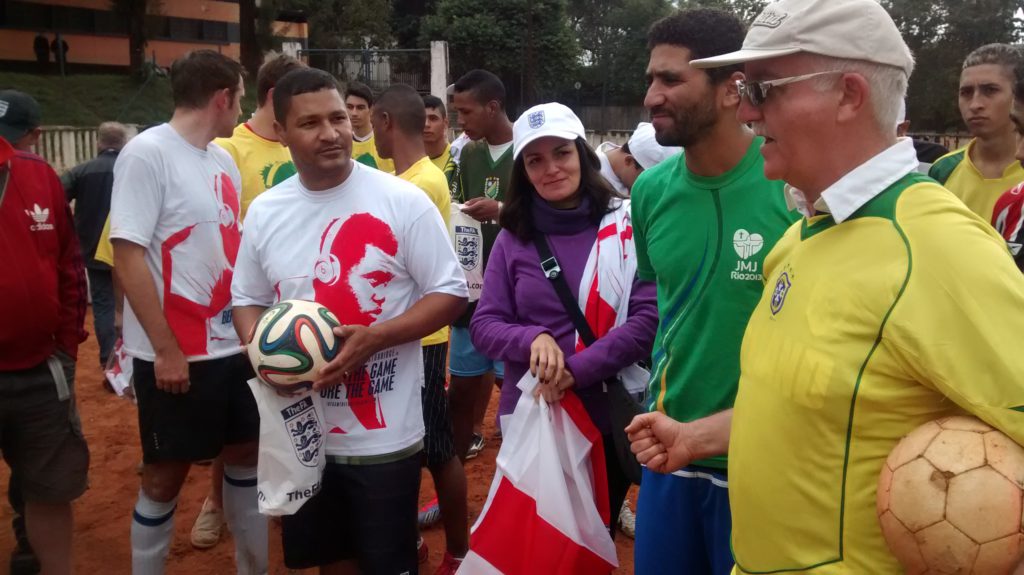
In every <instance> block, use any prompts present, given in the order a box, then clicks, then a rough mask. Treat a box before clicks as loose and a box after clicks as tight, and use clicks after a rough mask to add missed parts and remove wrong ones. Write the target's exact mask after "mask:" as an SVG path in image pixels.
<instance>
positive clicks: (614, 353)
mask: <svg viewBox="0 0 1024 575" xmlns="http://www.w3.org/2000/svg"><path fill="white" fill-rule="evenodd" d="M513 157H514V158H515V164H514V167H513V170H512V178H511V181H510V189H508V190H507V191H506V192H505V205H504V207H503V208H502V211H501V216H500V224H501V227H502V228H503V229H502V231H501V232H500V233H499V234H498V238H497V240H496V241H495V243H494V248H493V249H492V251H491V256H490V259H489V260H488V263H487V270H486V271H485V275H484V290H483V293H482V294H481V297H480V302H479V304H478V307H477V310H476V313H475V314H474V315H473V320H472V323H471V324H470V330H471V334H472V338H473V344H474V345H476V346H477V349H479V350H480V351H481V352H482V353H483V354H484V355H486V356H487V357H490V358H493V359H495V360H503V361H504V362H505V370H506V379H505V380H506V382H507V383H506V385H504V386H503V387H502V389H501V399H500V402H499V404H498V415H499V417H500V416H502V415H505V414H509V413H511V412H512V411H513V409H514V408H515V405H516V403H517V402H518V400H519V395H520V391H519V389H518V388H517V387H516V383H517V382H518V381H519V379H520V378H522V377H523V375H525V374H526V372H527V371H530V372H531V373H533V374H534V375H536V376H537V378H538V380H539V381H540V384H541V385H539V386H538V389H539V393H540V395H542V396H543V397H544V399H545V400H548V401H557V400H558V399H559V398H560V397H561V396H562V395H563V394H564V393H565V391H566V390H568V389H570V388H571V389H572V390H573V391H574V392H575V393H576V394H577V395H578V396H579V398H580V400H581V401H582V402H583V405H584V407H585V408H586V410H587V413H588V414H589V415H590V418H591V420H592V421H593V422H594V424H595V426H596V427H597V428H598V429H599V430H600V431H601V433H602V435H603V436H604V445H605V454H606V456H605V460H606V462H607V465H608V483H609V485H608V487H609V489H608V493H609V504H610V505H609V507H610V509H611V510H612V518H611V519H612V520H611V525H616V524H617V523H618V517H617V516H618V512H619V509H620V506H621V504H622V501H623V499H624V498H625V495H626V491H627V490H628V489H629V480H628V479H626V477H625V475H624V473H623V472H622V470H621V468H620V467H619V464H618V460H617V459H616V456H615V454H614V451H613V449H612V447H613V445H612V438H611V435H610V433H611V428H610V422H609V412H608V410H609V408H608V399H607V392H606V391H605V389H604V385H603V382H604V380H606V379H608V378H611V377H614V376H615V375H616V374H617V373H618V372H619V371H620V370H622V369H623V368H625V367H627V366H629V365H631V364H633V363H636V362H637V361H641V360H645V359H647V358H649V357H650V353H651V347H652V345H653V343H654V335H655V330H656V327H657V322H658V310H657V302H656V288H655V286H654V284H653V283H652V282H645V281H640V280H639V279H638V278H636V276H635V274H631V275H630V277H629V279H628V280H626V281H625V282H624V283H625V284H626V285H627V286H629V285H630V284H629V282H632V283H631V287H632V290H631V292H630V293H629V296H628V300H626V299H622V300H621V301H620V302H619V303H620V309H622V311H623V313H621V314H618V315H616V314H614V312H613V313H611V315H612V316H614V317H616V318H617V320H616V322H615V327H612V328H611V329H607V326H605V329H604V330H602V329H601V326H600V325H598V326H597V329H593V331H594V332H595V335H597V336H598V339H597V341H595V342H594V344H593V345H592V346H590V347H585V348H582V349H581V350H580V351H577V347H578V346H577V334H576V329H575V327H574V326H573V322H572V319H571V318H570V316H569V314H568V313H567V312H566V311H565V308H564V307H563V305H562V303H561V301H560V300H559V298H558V295H557V293H556V292H555V288H554V285H553V284H552V282H551V281H550V280H548V279H547V277H545V275H544V272H543V271H542V269H541V264H540V257H539V256H538V255H537V249H536V247H535V245H534V243H533V240H534V238H535V237H537V236H538V235H541V234H543V235H544V236H545V237H546V238H547V242H548V244H549V245H550V247H551V251H552V253H553V255H554V256H555V258H556V259H557V260H558V264H559V266H560V267H561V273H562V274H563V275H564V277H565V279H566V281H567V283H568V284H569V288H570V289H571V291H572V293H573V296H574V297H575V298H576V300H577V301H581V294H580V291H581V290H580V286H581V284H582V283H583V282H584V280H585V278H584V276H585V274H587V273H588V272H589V273H590V275H589V276H588V278H590V277H593V275H594V273H595V272H594V267H595V261H596V262H597V264H596V266H597V267H598V269H600V266H601V265H602V264H601V262H602V261H605V260H604V258H601V257H596V258H595V257H594V254H595V253H599V250H597V249H596V248H595V246H596V244H597V242H598V230H599V227H600V229H602V230H605V229H606V228H605V227H604V226H603V222H606V221H608V219H609V217H610V216H615V215H620V216H622V215H623V214H624V217H625V221H626V223H627V224H628V205H623V203H622V202H623V199H622V198H621V197H620V196H619V195H618V194H617V193H616V192H615V191H613V189H612V188H611V187H610V186H609V185H608V183H607V182H605V180H604V179H603V178H602V177H601V175H600V166H601V164H600V161H599V160H598V158H597V155H596V154H595V153H594V151H593V150H592V149H591V148H590V147H589V146H588V145H587V143H586V139H585V133H584V131H583V124H582V123H581V122H580V120H579V118H577V117H576V115H575V114H573V113H572V111H571V110H569V109H568V108H566V107H565V106H562V105H561V104H542V105H540V106H535V107H534V108H531V109H530V110H527V111H526V112H525V113H524V114H523V115H522V116H521V117H520V118H519V119H518V120H517V121H516V123H515V125H514V127H513ZM620 221H622V218H621V217H620ZM630 231H631V228H625V229H624V230H623V232H624V233H621V234H617V235H616V236H615V237H613V238H612V239H613V240H615V241H617V242H620V243H621V244H622V245H623V246H626V247H629V248H631V247H632V246H631V242H632V234H631V233H629V232H630ZM605 239H607V238H605ZM601 245H606V244H601ZM612 245H613V246H614V242H613V244H612ZM615 247H618V246H615ZM606 251H608V250H606ZM620 253H621V252H620ZM624 253H633V252H631V251H628V250H627V251H625V252H624ZM588 259H589V260H590V264H591V267H589V268H588ZM618 259H620V260H621V259H622V257H621V256H619V258H618ZM596 273H597V275H598V277H602V278H603V277H605V276H603V275H601V272H600V271H598V272H596ZM586 281H588V282H589V281H590V279H586ZM606 283H607V282H606ZM587 285H590V284H589V283H588V284H587ZM584 296H586V297H589V298H594V297H595V294H594V293H593V292H592V291H591V290H586V291H585V293H584ZM581 307H584V309H585V310H589V309H592V308H593V307H594V306H591V305H587V306H581ZM627 308H628V311H626V310H627ZM607 316H608V314H607V313H606V314H605V318H606V319H607ZM618 316H624V317H618ZM587 319H588V323H589V324H591V327H592V328H594V327H595V322H594V321H591V320H592V316H591V313H589V312H588V313H587ZM598 323H600V322H598ZM602 331H603V332H604V333H603V335H602ZM580 347H582V346H580Z"/></svg>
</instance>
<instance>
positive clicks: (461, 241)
mask: <svg viewBox="0 0 1024 575" xmlns="http://www.w3.org/2000/svg"><path fill="white" fill-rule="evenodd" d="M464 207H466V204H456V203H453V204H452V205H451V212H450V215H449V218H448V233H449V234H451V236H452V245H453V246H454V247H455V255H456V256H457V257H458V258H459V264H460V265H461V266H462V271H463V273H465V274H466V284H467V285H468V286H469V301H471V302H474V301H476V300H478V299H480V292H481V291H482V290H483V288H484V236H483V233H482V232H481V231H480V222H478V221H476V220H474V219H473V218H471V217H469V216H467V215H466V214H464V213H463V212H462V208H464Z"/></svg>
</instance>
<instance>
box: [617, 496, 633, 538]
mask: <svg viewBox="0 0 1024 575" xmlns="http://www.w3.org/2000/svg"><path fill="white" fill-rule="evenodd" d="M619 528H620V529H621V530H622V534H623V535H625V536H626V537H629V538H630V539H636V515H635V514H634V513H633V510H632V509H630V508H629V502H628V501H623V502H622V510H621V511H619Z"/></svg>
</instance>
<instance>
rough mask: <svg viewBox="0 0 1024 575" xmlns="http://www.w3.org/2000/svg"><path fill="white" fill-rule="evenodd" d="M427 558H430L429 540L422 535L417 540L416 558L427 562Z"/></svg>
mask: <svg viewBox="0 0 1024 575" xmlns="http://www.w3.org/2000/svg"><path fill="white" fill-rule="evenodd" d="M427 559H430V549H428V548H427V542H426V541H424V540H423V538H422V537H420V538H419V539H417V540H416V560H417V561H419V562H420V563H426V562H427Z"/></svg>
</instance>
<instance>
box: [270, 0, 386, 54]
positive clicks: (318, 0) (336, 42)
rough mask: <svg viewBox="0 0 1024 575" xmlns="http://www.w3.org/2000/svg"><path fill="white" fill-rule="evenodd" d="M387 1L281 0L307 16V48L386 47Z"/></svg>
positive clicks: (285, 5) (288, 6)
mask: <svg viewBox="0 0 1024 575" xmlns="http://www.w3.org/2000/svg"><path fill="white" fill-rule="evenodd" d="M391 4H392V1H391V0H358V1H352V0H285V3H284V6H283V7H284V8H287V9H289V10H302V11H304V12H305V13H306V14H307V16H308V17H309V47H310V48H364V47H372V48H389V47H391V45H392V43H393V42H394V33H393V31H392V29H391Z"/></svg>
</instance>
